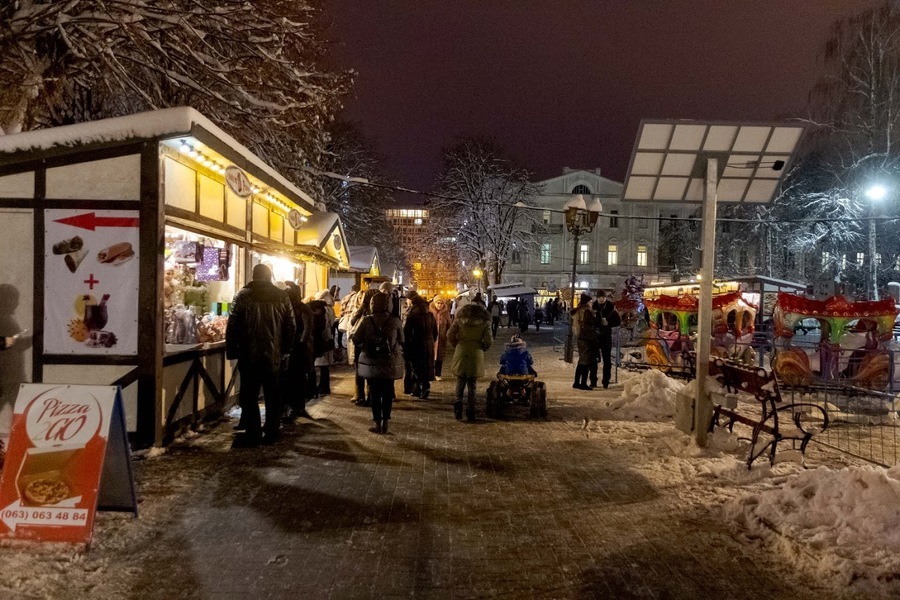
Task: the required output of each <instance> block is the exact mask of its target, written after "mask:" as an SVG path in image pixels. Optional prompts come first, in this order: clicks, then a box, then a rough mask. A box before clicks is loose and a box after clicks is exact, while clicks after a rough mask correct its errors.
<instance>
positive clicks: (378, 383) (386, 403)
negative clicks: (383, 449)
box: [352, 293, 403, 433]
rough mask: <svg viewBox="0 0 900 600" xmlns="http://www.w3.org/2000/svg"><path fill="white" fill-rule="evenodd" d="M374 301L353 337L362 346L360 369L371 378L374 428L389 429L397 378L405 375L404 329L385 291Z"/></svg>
mask: <svg viewBox="0 0 900 600" xmlns="http://www.w3.org/2000/svg"><path fill="white" fill-rule="evenodd" d="M371 302H372V314H371V315H369V316H367V317H364V318H363V319H362V322H361V323H360V324H359V327H357V329H356V331H355V332H354V333H353V335H352V337H353V343H354V344H356V345H357V346H359V347H360V348H361V350H360V354H359V360H358V362H357V368H358V371H357V372H358V373H359V374H360V375H361V376H362V377H364V378H365V379H366V381H367V382H368V384H369V390H370V393H371V396H372V419H373V420H374V421H375V427H374V428H373V431H374V432H375V433H387V432H388V421H390V420H391V406H392V405H393V401H394V393H393V391H394V380H395V379H401V378H402V377H403V352H402V345H403V329H402V328H401V327H400V319H398V318H397V317H395V316H393V315H391V314H390V312H389V310H388V309H389V301H388V297H387V296H386V295H385V294H383V293H377V294H375V295H374V296H372V299H371Z"/></svg>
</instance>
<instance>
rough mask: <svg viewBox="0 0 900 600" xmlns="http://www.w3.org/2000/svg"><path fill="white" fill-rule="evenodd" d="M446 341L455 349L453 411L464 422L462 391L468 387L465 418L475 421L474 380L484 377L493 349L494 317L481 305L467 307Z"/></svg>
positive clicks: (457, 318) (460, 312) (455, 322)
mask: <svg viewBox="0 0 900 600" xmlns="http://www.w3.org/2000/svg"><path fill="white" fill-rule="evenodd" d="M447 340H448V341H449V342H450V343H451V344H453V345H454V346H455V348H454V350H453V365H452V368H453V374H454V375H456V401H455V402H454V403H453V412H454V414H455V416H456V418H457V419H462V406H463V390H465V389H466V388H468V390H469V396H468V400H469V403H468V406H467V407H466V419H468V420H469V421H470V422H471V421H474V420H475V381H476V380H477V379H478V378H479V377H483V376H484V351H485V350H487V349H488V348H490V347H491V343H492V342H493V341H494V338H493V337H491V315H490V314H489V313H488V311H487V310H486V309H485V308H484V307H482V306H481V305H480V304H475V303H474V302H473V303H471V304H466V305H465V306H463V307H462V308H461V309H460V310H459V312H458V313H456V318H455V319H454V320H453V325H451V326H450V331H449V332H447Z"/></svg>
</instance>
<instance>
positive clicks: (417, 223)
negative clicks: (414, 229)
mask: <svg viewBox="0 0 900 600" xmlns="http://www.w3.org/2000/svg"><path fill="white" fill-rule="evenodd" d="M415 224H416V225H421V224H422V217H418V218H416V220H415Z"/></svg>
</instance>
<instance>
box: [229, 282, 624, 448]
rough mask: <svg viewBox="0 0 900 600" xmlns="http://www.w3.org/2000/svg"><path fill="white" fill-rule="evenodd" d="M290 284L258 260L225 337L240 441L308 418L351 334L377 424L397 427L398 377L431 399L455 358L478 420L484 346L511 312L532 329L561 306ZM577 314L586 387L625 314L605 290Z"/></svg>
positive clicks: (359, 380)
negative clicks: (232, 362) (310, 290)
mask: <svg viewBox="0 0 900 600" xmlns="http://www.w3.org/2000/svg"><path fill="white" fill-rule="evenodd" d="M284 286H285V289H281V288H280V287H279V286H277V285H276V284H275V283H274V282H273V281H272V271H271V269H270V268H269V267H268V266H266V265H264V264H258V265H256V266H255V267H254V268H253V278H252V281H250V282H249V283H248V284H247V285H246V286H244V287H243V288H242V289H241V290H240V291H239V292H238V293H237V295H236V296H235V298H234V302H233V303H232V306H231V311H230V314H229V319H228V326H227V329H226V334H225V339H226V356H227V358H229V359H236V360H237V368H238V372H239V373H240V377H241V382H240V393H239V401H240V406H241V419H240V422H239V423H238V425H237V427H236V429H240V430H243V433H242V434H241V435H240V436H239V437H238V438H237V439H236V441H235V445H237V446H249V447H255V446H258V445H260V444H272V443H275V442H276V441H277V440H278V435H279V429H280V424H281V422H282V421H285V422H292V421H293V420H294V419H296V418H298V417H309V415H308V413H307V411H306V403H307V401H309V400H310V399H312V398H315V397H317V396H324V395H328V394H330V393H331V366H332V365H334V364H336V363H342V362H344V356H343V349H344V345H343V340H344V338H346V340H347V353H346V361H347V362H348V363H349V364H350V365H351V366H353V367H354V370H355V387H354V394H353V398H352V401H353V402H355V403H356V404H358V405H360V406H365V407H369V408H371V411H372V420H373V422H374V426H373V427H372V431H373V432H375V433H388V431H389V423H390V420H391V410H392V407H393V402H394V400H395V384H394V382H395V381H397V380H400V379H402V380H403V392H404V393H405V394H409V395H412V396H415V397H418V398H422V399H427V398H428V397H429V395H430V394H431V382H432V381H434V380H438V381H439V380H440V379H441V377H442V374H443V372H444V364H445V362H446V361H447V360H448V358H449V360H450V367H449V371H450V373H452V375H454V376H455V377H456V388H455V389H456V395H455V401H454V403H453V412H454V415H455V417H456V418H457V419H462V418H463V412H464V409H465V417H466V419H467V420H469V421H473V420H475V398H476V387H475V386H476V381H477V379H478V378H480V377H483V376H484V373H485V361H484V352H485V350H487V349H488V348H490V346H491V344H492V342H493V340H494V338H495V337H496V336H497V333H498V330H499V328H500V327H501V325H502V317H503V316H504V313H505V315H506V317H507V322H506V326H507V327H519V328H520V330H521V331H525V330H526V329H527V326H528V324H529V322H530V321H531V320H533V321H534V323H535V326H536V327H540V324H541V323H542V322H544V320H545V319H546V321H547V322H549V323H551V324H552V323H553V322H554V321H555V320H557V319H558V318H559V316H560V312H561V311H562V310H563V308H562V305H561V302H560V300H559V299H553V300H551V301H549V302H548V303H547V304H546V305H545V306H544V307H543V308H539V309H535V310H534V312H533V313H531V312H530V311H529V306H528V304H527V303H525V302H523V301H521V300H519V299H518V298H514V299H511V300H510V301H509V302H507V303H506V305H505V306H504V305H503V303H502V302H500V301H498V299H497V298H496V297H493V298H492V299H491V301H490V303H488V304H486V303H485V302H484V300H483V297H482V295H481V294H476V295H475V296H474V297H473V298H472V300H471V301H469V302H468V303H465V304H464V305H463V303H456V304H451V303H450V302H449V301H448V300H446V299H444V298H442V297H440V296H438V297H435V298H434V299H433V300H432V301H431V302H429V301H428V300H427V299H425V298H423V297H421V296H419V294H418V293H416V292H415V291H408V292H406V294H405V295H403V296H401V295H400V292H399V290H397V289H395V288H394V286H393V285H392V284H391V283H388V282H385V283H383V284H381V286H380V287H379V288H378V289H374V288H370V289H368V290H365V291H361V290H360V289H359V286H353V289H352V290H351V291H350V293H348V294H347V295H346V296H344V297H343V298H340V290H339V289H338V288H337V287H332V288H331V289H329V290H322V291H320V292H318V293H316V294H315V296H313V297H308V298H305V299H304V298H303V297H302V292H301V290H300V288H299V287H298V286H297V285H296V284H294V283H293V282H285V284H284ZM585 298H587V301H585ZM588 309H589V310H588ZM572 318H574V319H575V322H574V323H575V326H576V327H577V328H578V348H579V353H580V357H579V365H578V371H577V372H576V385H575V386H574V387H577V388H581V389H588V387H589V386H588V385H587V378H588V377H589V378H590V381H591V385H592V386H596V382H597V362H598V361H599V360H601V358H602V360H603V361H604V368H603V379H602V382H603V385H604V387H606V386H607V385H608V384H609V376H610V362H609V355H610V347H611V334H610V332H611V329H612V327H615V326H617V325H618V324H619V321H618V313H616V312H615V308H612V303H611V302H608V301H604V297H603V295H602V293H601V296H600V297H598V299H597V301H596V302H593V303H592V302H591V298H590V297H589V296H587V295H584V296H583V297H582V303H581V305H580V306H579V308H578V309H576V311H574V312H573V314H572ZM451 347H452V348H453V352H452V354H451V355H450V356H449V357H448V350H449V348H451ZM583 367H584V368H583ZM260 389H262V392H263V396H264V398H265V410H266V419H265V424H263V423H262V416H261V414H260V410H259V403H258V401H259V392H260ZM464 400H465V403H464Z"/></svg>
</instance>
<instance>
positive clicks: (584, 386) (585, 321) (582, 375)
mask: <svg viewBox="0 0 900 600" xmlns="http://www.w3.org/2000/svg"><path fill="white" fill-rule="evenodd" d="M570 318H571V319H572V332H573V333H574V334H575V335H576V336H577V338H578V364H577V365H576V366H575V383H573V384H572V387H573V388H575V389H576V390H592V389H594V388H592V387H589V386H588V376H589V375H590V372H591V369H592V368H593V369H594V378H595V380H596V377H597V375H596V372H597V371H596V370H597V360H598V356H599V352H600V347H599V342H598V341H597V328H596V320H597V318H596V316H595V315H594V311H593V309H592V308H591V297H590V295H589V294H581V301H580V302H579V303H578V307H577V308H575V310H573V311H572V313H571V316H570Z"/></svg>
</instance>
